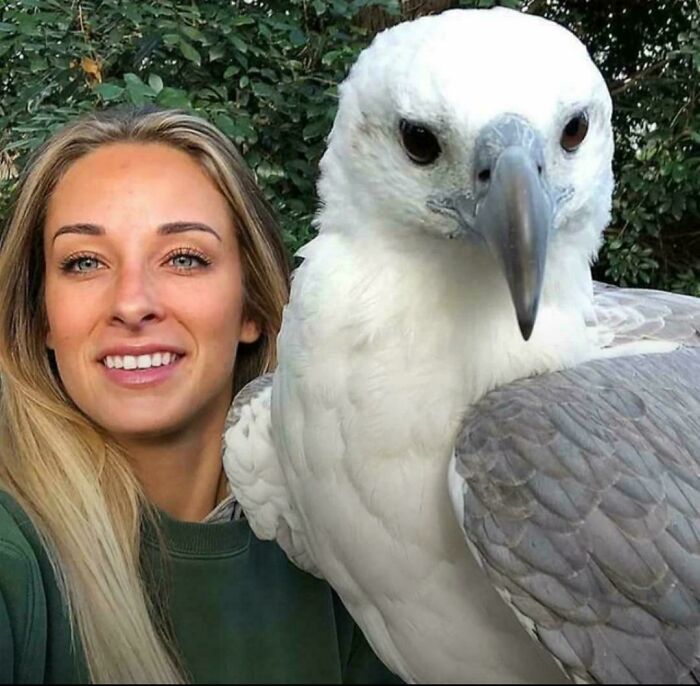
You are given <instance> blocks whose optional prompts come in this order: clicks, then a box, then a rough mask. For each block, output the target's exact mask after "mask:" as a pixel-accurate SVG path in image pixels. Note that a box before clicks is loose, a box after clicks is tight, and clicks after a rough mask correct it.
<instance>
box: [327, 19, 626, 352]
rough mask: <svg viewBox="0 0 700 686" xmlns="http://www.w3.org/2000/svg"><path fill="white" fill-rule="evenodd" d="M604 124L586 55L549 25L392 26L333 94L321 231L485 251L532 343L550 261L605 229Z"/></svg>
mask: <svg viewBox="0 0 700 686" xmlns="http://www.w3.org/2000/svg"><path fill="white" fill-rule="evenodd" d="M611 112H612V105H611V100H610V95H609V93H608V90H607V87H606V85H605V82H604V80H603V78H602V76H601V74H600V72H599V71H598V69H597V68H596V66H595V65H594V64H593V62H592V60H591V59H590V57H589V55H588V53H587V51H586V48H585V47H584V46H583V44H582V43H581V42H580V41H579V40H578V39H577V38H576V37H575V36H574V35H573V34H572V33H570V32H569V31H567V30H566V29H564V28H562V27H560V26H558V25H557V24H554V23H553V22H550V21H546V20H544V19H541V18H539V17H534V16H531V15H526V14H523V13H520V12H516V11H513V10H506V9H502V8H496V9H492V10H453V11H449V12H445V13H443V14H441V15H439V16H432V17H425V18H422V19H418V20H416V21H413V22H407V23H404V24H401V25H399V26H396V27H394V28H392V29H389V30H387V31H384V32H383V33H381V34H380V35H378V36H377V37H376V39H375V40H374V41H373V43H372V44H371V46H370V47H369V48H367V49H366V50H365V51H364V52H363V53H362V54H361V55H360V57H359V59H358V61H357V63H356V64H355V65H354V66H353V68H352V71H351V73H350V75H349V77H348V78H347V80H346V81H345V82H344V83H343V84H342V86H341V88H340V104H339V109H338V114H337V116H336V120H335V123H334V126H333V130H332V132H331V135H330V138H329V146H328V150H327V152H326V154H325V155H324V157H323V160H322V162H321V179H320V181H319V194H320V197H321V201H322V204H323V206H322V209H321V211H320V213H319V216H318V224H319V228H320V230H321V231H324V230H334V231H344V232H356V233H364V232H369V233H374V234H376V233H377V232H381V233H382V234H384V235H386V236H399V237H400V236H406V235H409V234H412V235H415V234H422V235H426V236H430V237H433V238H434V237H439V238H454V239H458V240H465V241H468V242H469V243H471V244H473V245H474V246H481V247H482V248H483V249H484V250H487V251H489V252H490V253H491V254H492V255H493V256H494V257H495V258H496V260H497V261H498V262H499V263H500V265H501V268H502V269H503V270H504V273H505V276H506V278H507V280H508V284H509V287H510V290H511V294H512V296H513V301H514V304H515V307H516V311H517V313H518V319H519V321H520V324H521V330H522V331H523V335H524V336H525V337H526V338H527V337H528V336H529V333H530V329H531V327H532V323H533V322H534V315H535V314H536V310H537V302H538V300H539V293H540V291H541V287H542V278H543V271H544V263H545V258H547V259H551V253H552V252H556V250H557V245H558V244H564V243H565V244H567V245H568V246H569V247H570V246H571V245H575V246H576V249H577V250H580V251H581V252H582V253H584V254H585V255H586V256H587V258H591V257H592V256H593V255H594V254H595V253H596V252H597V249H598V247H599V244H600V239H601V235H602V231H603V229H604V227H605V225H606V224H607V222H608V221H609V217H610V207H611V195H612V188H613V179H612V168H611V167H612V165H611V162H612V153H613V136H612V130H611V124H610V119H611ZM477 249H478V248H477Z"/></svg>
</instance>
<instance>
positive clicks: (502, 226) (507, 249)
mask: <svg viewBox="0 0 700 686" xmlns="http://www.w3.org/2000/svg"><path fill="white" fill-rule="evenodd" d="M541 169H542V166H541V163H540V162H539V161H538V160H537V159H535V158H534V156H533V155H532V153H531V151H529V150H527V149H525V147H523V146H521V145H511V146H508V147H506V148H505V149H504V150H502V151H501V152H500V153H499V154H498V156H497V157H496V159H495V161H494V164H493V165H491V168H490V179H489V181H488V189H487V190H486V191H485V195H484V196H483V199H482V200H481V202H479V203H478V205H477V212H476V217H475V222H474V228H475V230H476V231H477V232H478V233H479V234H480V235H481V237H482V238H483V239H484V240H485V241H486V243H487V245H488V246H489V248H490V250H491V252H492V254H493V255H494V257H495V258H496V260H497V261H498V263H499V264H500V265H501V269H502V270H503V274H504V275H505V277H506V281H507V283H508V288H509V290H510V296H511V299H512V301H513V305H514V306H515V313H516V315H517V318H518V325H519V327H520V333H521V334H522V337H523V339H524V340H526V341H527V340H528V339H529V338H530V335H531V334H532V329H533V327H534V326H535V319H536V318H537V309H538V307H539V302H540V295H541V293H542V281H543V279H544V267H545V258H546V256H547V244H548V242H549V234H550V231H551V228H552V218H553V210H552V201H551V199H550V196H549V193H548V192H547V189H546V187H545V185H544V183H543V180H542V177H541ZM482 173H483V172H482Z"/></svg>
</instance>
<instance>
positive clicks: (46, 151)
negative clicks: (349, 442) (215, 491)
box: [0, 110, 289, 683]
mask: <svg viewBox="0 0 700 686" xmlns="http://www.w3.org/2000/svg"><path fill="white" fill-rule="evenodd" d="M116 142H157V143H164V144H167V145H171V146H173V147H175V148H178V149H180V150H183V151H185V152H187V153H189V154H190V155H191V156H192V157H193V158H194V159H196V160H197V161H198V162H199V163H200V164H201V165H202V167H203V168H204V169H206V170H207V172H208V173H209V175H210V176H211V178H212V179H213V180H214V181H215V183H216V184H217V185H218V188H219V189H220V191H221V193H222V194H223V195H224V196H225V197H226V199H227V200H228V202H229V205H230V207H231V210H232V212H233V215H234V223H235V226H236V232H237V238H238V242H239V245H240V255H241V262H242V271H243V282H244V294H245V295H244V312H245V316H246V317H248V318H251V319H253V320H255V321H256V322H257V323H258V324H259V326H260V328H261V332H262V335H261V337H260V339H259V340H258V341H257V342H256V343H254V344H250V345H243V344H242V345H241V346H240V348H239V350H238V354H237V360H236V367H235V372H234V393H235V392H236V391H237V390H239V389H240V388H241V387H242V386H243V385H244V384H245V383H247V381H249V380H251V379H252V378H254V377H255V376H257V375H259V374H261V373H263V372H265V371H267V370H268V369H270V368H272V367H273V366H274V364H275V361H276V349H275V342H276V335H277V332H278V330H279V327H280V324H281V316H282V308H283V306H284V304H285V302H286V300H287V295H288V280H289V274H288V265H287V260H286V256H285V251H284V248H283V246H282V243H281V241H280V238H279V232H278V231H277V227H276V223H275V221H274V219H273V216H272V214H271V212H270V210H269V208H268V205H267V203H266V201H265V199H264V197H263V195H262V193H261V191H260V190H259V189H258V187H257V185H256V183H255V180H254V179H253V177H252V175H251V173H250V172H249V171H248V169H247V167H246V165H245V163H244V161H243V160H242V158H241V157H240V155H239V153H238V152H237V150H236V149H235V147H234V146H233V144H232V143H231V142H230V141H229V140H228V139H227V138H226V137H225V136H224V135H223V134H221V133H220V132H219V131H218V130H217V129H216V128H215V127H214V126H212V125H211V124H209V123H207V122H206V121H204V120H202V119H199V118H197V117H195V116H192V115H189V114H186V113H184V112H179V111H156V110H141V111H134V110H131V111H128V110H122V111H114V110H113V111H108V112H103V113H101V114H94V115H91V116H89V117H87V118H85V119H82V120H79V121H77V122H75V123H73V124H71V125H69V126H67V127H66V128H64V129H63V130H61V131H60V132H59V133H58V134H56V135H55V136H54V137H53V138H52V139H51V140H49V141H48V142H47V143H46V144H44V146H43V147H42V148H41V149H40V150H39V151H38V153H37V154H36V155H35V156H34V157H33V159H32V160H31V161H30V163H29V164H28V166H27V167H26V169H25V170H24V172H23V174H22V176H21V179H20V183H19V187H18V189H17V192H16V195H15V200H14V206H13V211H12V215H11V219H10V221H9V223H8V224H7V226H6V229H5V232H4V234H3V236H2V242H1V244H0V303H2V308H0V446H2V455H1V456H0V487H2V488H3V489H5V490H6V491H7V492H8V493H9V494H10V495H12V496H13V497H14V498H15V499H16V500H17V501H18V503H19V504H20V505H21V506H22V507H23V508H24V509H25V511H26V512H27V514H28V516H29V517H30V519H31V520H32V522H33V523H34V525H35V526H36V528H37V530H38V531H39V534H40V535H41V537H42V540H43V541H44V544H45V545H46V548H47V550H48V552H49V555H50V557H51V559H52V562H53V566H54V569H55V571H56V577H57V580H58V583H59V586H60V587H61V590H62V592H63V594H64V597H65V599H66V602H67V604H68V608H69V616H70V618H71V625H72V626H73V627H74V628H77V633H78V636H79V638H80V643H81V645H82V648H83V651H84V654H85V658H86V662H87V666H88V669H89V672H90V678H91V679H92V681H93V682H95V683H102V682H143V683H148V682H162V683H176V682H181V681H183V679H184V676H183V675H182V673H181V671H180V669H179V667H178V665H177V657H176V656H175V654H174V652H173V651H172V650H171V648H170V647H169V641H168V639H167V636H166V634H167V632H166V631H165V629H164V628H163V627H162V626H158V624H159V622H157V621H156V619H155V617H156V610H157V609H158V608H154V607H152V606H151V602H150V600H149V597H148V593H147V592H146V590H145V587H144V584H143V579H142V577H141V572H140V564H139V548H140V539H141V524H142V518H143V517H144V516H145V514H147V513H148V511H149V508H148V505H147V503H146V502H145V500H144V497H143V493H142V491H141V488H140V486H139V484H138V482H137V480H136V478H135V476H134V475H133V473H132V471H131V469H130V467H129V465H128V462H127V459H126V455H125V454H124V452H123V450H122V449H121V448H120V447H119V445H118V444H116V442H115V441H113V440H112V439H111V438H110V437H109V436H108V435H106V432H104V431H103V430H102V429H101V428H100V427H99V426H96V425H95V424H94V423H93V422H92V421H91V420H90V419H89V418H88V417H87V416H86V415H84V414H83V413H82V412H81V411H80V410H79V409H78V408H77V406H76V405H75V404H74V403H73V402H72V401H71V399H70V398H69V397H68V395H67V394H66V392H65V390H64V388H63V385H62V384H61V381H60V378H59V377H58V373H57V371H56V368H55V365H54V364H53V362H52V360H50V359H49V356H48V352H47V349H46V346H45V339H46V332H47V316H46V309H45V302H44V269H45V262H44V253H43V230H44V219H45V213H46V206H47V203H48V199H49V198H50V196H51V193H52V192H53V190H54V188H55V186H56V184H57V182H58V180H59V179H60V178H61V176H62V175H63V174H64V173H65V171H66V170H67V168H68V167H69V166H70V165H71V164H72V163H73V162H75V161H76V160H77V159H79V158H80V157H82V156H83V155H85V154H87V153H88V152H90V151H92V150H94V149H96V148H97V147H99V146H101V145H104V144H108V143H116ZM74 638H75V637H74Z"/></svg>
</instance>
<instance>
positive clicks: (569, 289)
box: [345, 236, 592, 407]
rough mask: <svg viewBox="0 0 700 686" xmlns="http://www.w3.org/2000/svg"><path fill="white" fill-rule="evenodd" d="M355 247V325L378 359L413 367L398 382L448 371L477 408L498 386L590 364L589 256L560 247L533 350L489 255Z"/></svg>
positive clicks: (417, 246)
mask: <svg viewBox="0 0 700 686" xmlns="http://www.w3.org/2000/svg"><path fill="white" fill-rule="evenodd" d="M347 240H348V243H349V246H348V247H349V250H348V258H349V260H350V261H349V263H347V271H348V272H351V273H352V276H351V277H350V281H349V282H348V283H346V284H345V288H346V289H349V290H346V293H345V296H346V297H347V293H348V292H351V293H354V294H356V295H355V296H354V297H353V298H352V299H351V300H350V301H348V307H349V310H350V313H349V317H348V320H349V321H350V322H353V324H352V327H353V330H354V331H355V332H356V335H358V336H362V335H363V333H364V336H365V337H366V339H367V341H371V346H372V349H373V350H374V351H376V350H378V349H379V348H380V347H382V346H384V348H385V349H388V350H392V351H395V350H401V355H400V359H401V360H402V361H404V362H405V363H406V365H407V366H405V367H403V368H402V365H401V364H397V365H395V366H394V365H392V366H391V367H393V368H394V370H395V371H396V374H397V375H402V374H406V373H408V374H411V373H414V374H421V375H423V376H424V377H425V378H426V379H427V378H431V376H432V377H434V376H435V375H439V374H440V373H441V371H442V370H445V369H446V370H448V373H449V374H450V375H451V376H452V378H453V379H454V380H455V381H454V383H455V384H456V386H458V387H459V388H458V389H457V388H455V389H454V390H455V391H457V390H459V392H458V394H457V395H458V396H460V397H461V400H460V402H462V403H463V402H466V403H467V404H471V403H472V402H474V401H475V400H478V399H479V398H480V397H482V396H483V395H484V394H485V393H486V392H488V391H489V390H491V389H493V388H495V387H497V386H501V385H503V384H506V383H509V382H510V381H513V380H515V379H519V378H523V377H527V376H530V375H533V374H537V373H544V372H548V371H553V370H556V369H561V368H563V367H565V366H570V365H572V364H576V363H578V362H580V361H582V360H584V359H586V358H587V357H589V356H590V342H589V340H588V334H587V330H586V324H585V321H586V318H587V316H588V314H589V311H590V308H591V302H592V300H591V299H592V282H591V276H590V268H589V266H588V261H587V259H586V258H585V257H581V256H580V252H579V253H578V255H579V256H577V253H576V252H575V251H573V250H569V251H567V250H566V249H559V250H557V249H556V246H553V248H554V249H553V250H551V251H550V255H549V259H548V263H547V268H546V269H547V271H546V274H545V284H544V289H543V294H542V299H541V305H540V310H539V314H538V318H537V322H536V325H535V329H534V331H533V334H532V337H531V339H530V340H529V341H528V342H525V341H523V339H522V336H521V334H520V331H519V329H518V326H517V320H516V316H515V311H514V308H513V305H512V302H511V298H510V294H509V292H508V288H507V285H506V281H505V278H504V277H503V275H502V273H501V271H500V269H499V268H498V266H497V264H496V263H495V261H494V260H493V259H492V258H491V257H490V255H488V254H487V253H485V252H484V251H483V250H479V249H477V248H474V247H473V246H470V245H468V244H466V243H463V242H461V241H448V240H445V239H440V238H431V237H427V236H414V237H410V236H404V237H402V238H400V239H393V238H384V239H377V237H376V236H375V237H374V239H373V240H369V239H363V238H362V237H358V236H353V237H351V238H349V239H347ZM386 371H387V374H389V373H391V369H387V370H386ZM463 407H464V405H463Z"/></svg>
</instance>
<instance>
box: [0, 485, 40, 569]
mask: <svg viewBox="0 0 700 686" xmlns="http://www.w3.org/2000/svg"><path fill="white" fill-rule="evenodd" d="M37 542H38V539H37V536H36V531H35V529H34V527H33V526H32V523H31V521H30V520H29V517H28V516H27V514H26V513H25V512H24V510H23V509H22V508H21V507H20V506H19V504H18V503H17V501H16V500H15V499H14V498H12V496H10V495H9V494H8V493H7V492H6V491H3V490H0V560H2V561H5V559H6V558H7V559H23V560H25V561H26V562H27V563H30V562H31V561H32V560H34V562H36V545H37ZM0 569H2V565H0Z"/></svg>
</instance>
